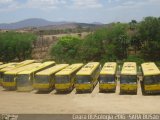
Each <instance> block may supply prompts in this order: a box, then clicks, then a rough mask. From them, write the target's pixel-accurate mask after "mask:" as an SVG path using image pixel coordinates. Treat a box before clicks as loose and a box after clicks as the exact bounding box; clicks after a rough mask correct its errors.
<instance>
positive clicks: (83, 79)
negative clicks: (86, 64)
mask: <svg viewBox="0 0 160 120" xmlns="http://www.w3.org/2000/svg"><path fill="white" fill-rule="evenodd" d="M77 83H78V84H85V83H86V84H87V83H91V77H90V76H78V77H77Z"/></svg>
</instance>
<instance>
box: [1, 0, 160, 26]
mask: <svg viewBox="0 0 160 120" xmlns="http://www.w3.org/2000/svg"><path fill="white" fill-rule="evenodd" d="M146 16H155V17H160V0H0V23H12V22H17V21H20V20H24V19H29V18H42V19H46V20H50V21H55V22H57V21H68V22H83V23H92V22H101V23H111V22H129V21H131V20H132V19H135V20H137V21H140V20H142V19H143V18H144V17H146Z"/></svg>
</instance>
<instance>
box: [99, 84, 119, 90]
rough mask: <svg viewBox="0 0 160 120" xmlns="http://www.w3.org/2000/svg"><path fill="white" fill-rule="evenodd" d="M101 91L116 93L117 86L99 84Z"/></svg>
mask: <svg viewBox="0 0 160 120" xmlns="http://www.w3.org/2000/svg"><path fill="white" fill-rule="evenodd" d="M99 90H100V91H115V90H116V84H115V83H114V84H109V83H108V84H107V83H104V84H101V83H100V84H99Z"/></svg>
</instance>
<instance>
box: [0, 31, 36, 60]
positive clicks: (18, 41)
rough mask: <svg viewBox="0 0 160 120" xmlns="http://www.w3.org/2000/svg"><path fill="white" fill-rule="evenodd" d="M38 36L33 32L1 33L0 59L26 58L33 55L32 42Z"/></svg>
mask: <svg viewBox="0 0 160 120" xmlns="http://www.w3.org/2000/svg"><path fill="white" fill-rule="evenodd" d="M36 39H37V36H36V35H34V34H32V33H16V32H5V33H0V61H4V62H8V61H13V60H16V59H17V60H19V61H20V60H24V59H27V58H30V57H31V51H32V43H33V41H34V40H36Z"/></svg>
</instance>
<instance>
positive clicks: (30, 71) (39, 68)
mask: <svg viewBox="0 0 160 120" xmlns="http://www.w3.org/2000/svg"><path fill="white" fill-rule="evenodd" d="M51 65H55V62H54V61H52V62H51V61H50V62H44V63H40V64H39V65H37V66H36V67H33V68H32V69H28V70H24V71H22V72H20V73H18V74H31V73H34V72H37V71H40V70H42V69H45V68H47V67H49V66H51Z"/></svg>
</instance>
